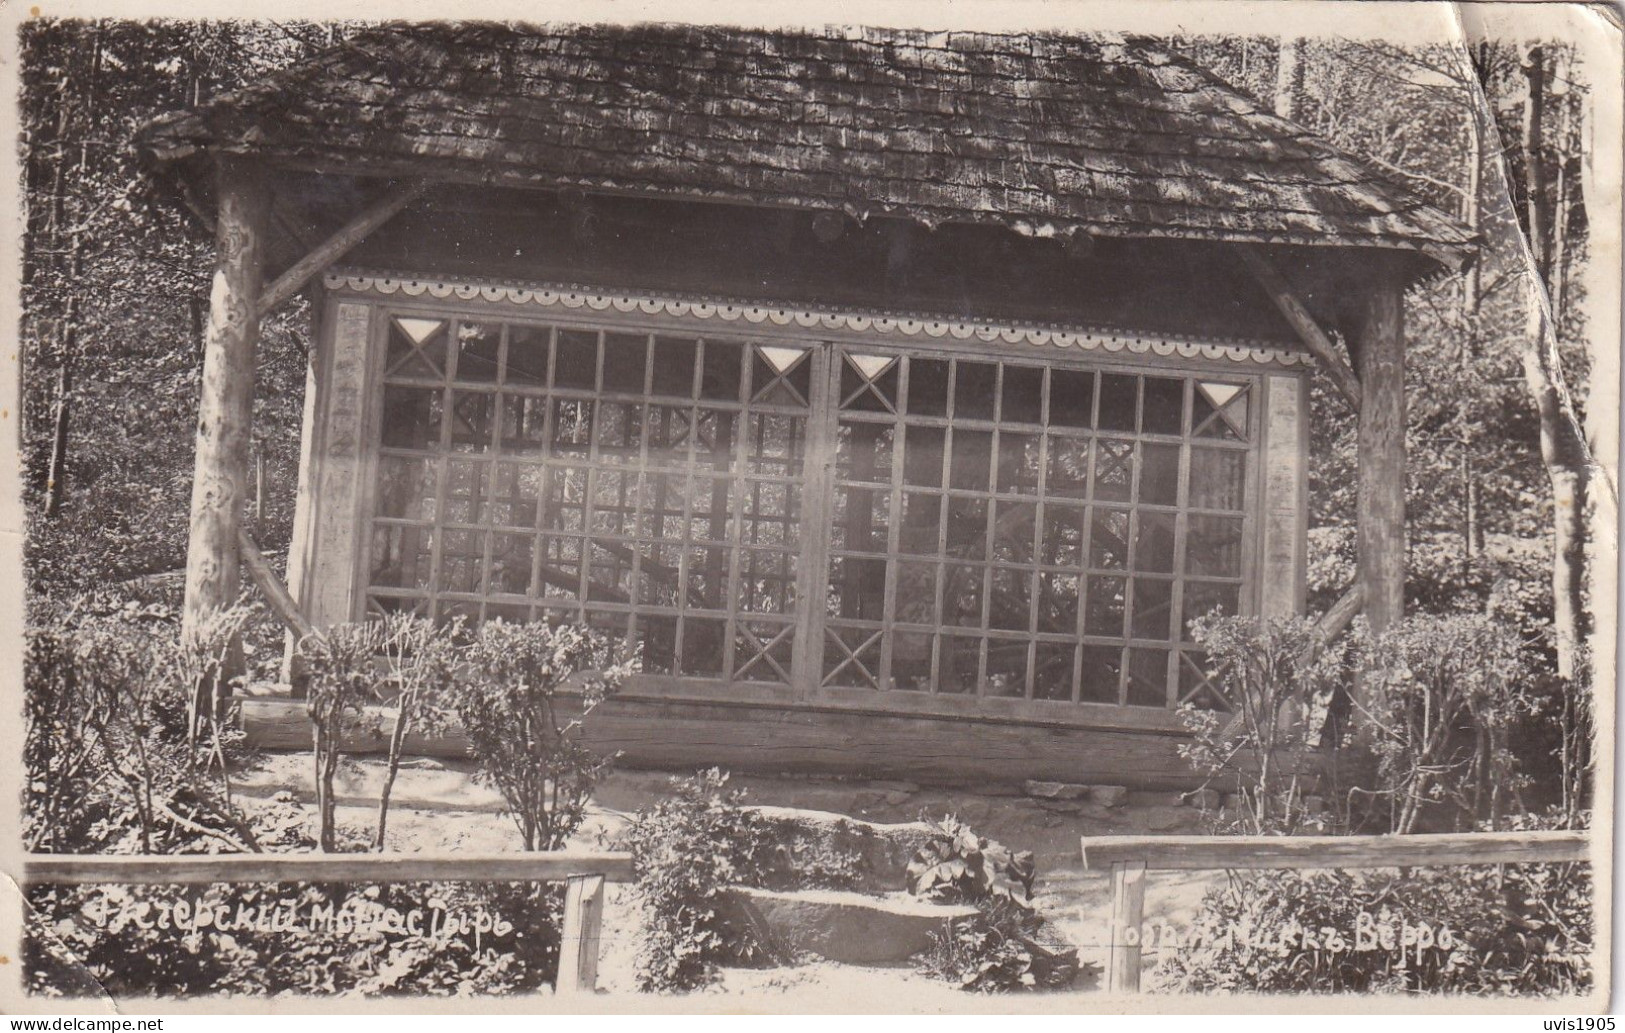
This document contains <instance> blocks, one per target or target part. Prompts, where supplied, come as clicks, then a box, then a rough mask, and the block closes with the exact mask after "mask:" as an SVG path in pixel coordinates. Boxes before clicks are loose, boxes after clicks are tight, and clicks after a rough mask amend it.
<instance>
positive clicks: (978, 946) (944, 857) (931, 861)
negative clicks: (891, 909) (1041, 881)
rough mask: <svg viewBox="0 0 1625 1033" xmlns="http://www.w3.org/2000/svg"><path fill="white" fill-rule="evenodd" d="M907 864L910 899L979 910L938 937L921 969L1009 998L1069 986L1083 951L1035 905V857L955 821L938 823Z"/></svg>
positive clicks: (923, 957) (962, 986)
mask: <svg viewBox="0 0 1625 1033" xmlns="http://www.w3.org/2000/svg"><path fill="white" fill-rule="evenodd" d="M929 828H930V837H929V838H928V839H927V840H926V842H925V843H924V844H922V845H921V847H920V849H919V851H918V852H916V853H915V855H914V858H913V859H912V860H911V861H910V862H909V865H908V888H909V892H910V893H912V894H914V895H915V896H916V897H919V898H920V899H922V900H930V901H936V902H941V903H957V904H974V905H975V906H976V909H977V912H978V913H977V915H976V916H975V917H973V918H968V919H961V920H958V921H955V922H953V923H952V924H951V925H950V926H949V927H948V928H947V929H946V930H944V931H943V932H941V933H933V934H932V936H931V947H930V949H929V950H927V951H926V952H925V953H924V954H922V955H921V956H920V957H919V958H918V962H919V967H920V970H921V971H923V972H925V973H927V974H929V975H932V976H935V977H937V978H939V979H944V980H947V981H948V982H950V983H953V984H954V985H956V986H958V987H959V988H960V989H962V990H972V991H976V992H979V993H1006V992H1009V991H1012V990H1036V989H1044V988H1062V987H1067V986H1070V985H1071V984H1072V982H1073V980H1075V979H1076V978H1077V976H1078V972H1079V965H1078V952H1077V949H1076V948H1075V947H1073V946H1072V945H1071V944H1069V943H1067V942H1066V941H1065V940H1064V939H1063V938H1062V937H1060V936H1059V935H1058V934H1057V933H1056V932H1055V930H1054V929H1053V928H1051V927H1050V925H1049V923H1048V922H1046V921H1045V920H1044V918H1043V916H1041V915H1040V914H1039V913H1038V911H1037V910H1036V909H1035V908H1034V907H1033V906H1032V904H1031V903H1029V901H1030V900H1031V898H1032V889H1033V879H1034V878H1035V877H1036V875H1037V872H1036V870H1035V868H1034V866H1033V855H1032V853H1031V852H1030V851H1025V850H1024V851H1019V852H1018V851H1013V850H1011V849H1009V848H1008V847H1006V846H1004V845H1003V844H1002V843H999V842H997V841H995V840H991V839H988V838H987V837H985V836H979V835H977V834H976V832H975V831H973V830H972V829H970V828H969V827H968V826H966V825H963V824H961V823H960V822H958V821H956V820H954V819H953V818H945V819H943V820H942V821H940V822H932V823H931V824H930V826H929Z"/></svg>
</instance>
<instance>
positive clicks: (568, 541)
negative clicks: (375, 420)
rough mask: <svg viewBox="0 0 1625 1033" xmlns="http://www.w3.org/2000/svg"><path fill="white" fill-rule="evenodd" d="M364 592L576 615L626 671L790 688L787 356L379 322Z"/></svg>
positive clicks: (791, 468) (796, 520) (786, 351)
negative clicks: (632, 654)
mask: <svg viewBox="0 0 1625 1033" xmlns="http://www.w3.org/2000/svg"><path fill="white" fill-rule="evenodd" d="M388 341H389V343H388V349H387V356H386V366H385V374H384V388H383V404H382V418H381V434H380V449H379V459H378V464H379V465H378V478H377V493H376V501H375V505H374V517H373V522H372V536H371V547H370V578H369V584H370V587H369V590H368V601H369V605H370V606H371V607H372V608H374V609H377V610H388V609H400V608H407V609H411V610H414V611H417V612H420V613H425V614H429V615H432V616H434V617H435V618H437V619H448V618H451V617H454V616H459V615H460V616H463V617H466V618H468V619H471V620H481V619H490V618H493V617H501V618H504V619H507V620H521V621H522V620H537V619H542V620H560V619H569V620H583V619H584V620H585V621H586V622H588V623H590V624H591V625H593V626H595V627H598V628H600V629H603V630H605V631H608V632H610V633H612V634H615V635H618V636H627V637H629V638H631V639H633V640H636V641H639V642H641V643H642V645H643V665H644V669H645V670H646V671H651V672H661V673H668V674H674V675H689V676H697V677H705V678H716V679H727V680H732V681H743V682H767V683H788V682H789V679H790V669H791V665H792V659H793V649H794V634H793V628H794V621H795V612H796V607H797V601H796V589H797V576H798V571H799V563H800V551H801V549H802V548H803V546H804V541H803V528H802V525H801V505H802V489H803V485H802V472H803V469H802V468H803V450H804V449H803V446H804V443H805V440H806V432H807V420H808V411H809V401H810V397H811V384H812V365H813V356H812V354H811V351H810V349H808V348H805V347H790V346H784V345H758V344H751V343H748V342H741V341H731V340H718V339H712V338H706V339H703V340H701V339H697V338H692V337H677V336H666V335H658V334H643V333H617V332H610V331H603V330H581V329H570V328H563V327H555V326H546V325H531V324H523V323H507V324H500V323H494V322H479V321H470V320H454V319H434V318H408V317H397V318H394V319H392V320H391V321H390V325H389V328H388Z"/></svg>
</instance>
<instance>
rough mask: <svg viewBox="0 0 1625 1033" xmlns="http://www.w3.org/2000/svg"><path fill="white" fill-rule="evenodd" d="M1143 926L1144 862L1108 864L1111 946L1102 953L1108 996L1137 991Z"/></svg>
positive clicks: (1138, 990)
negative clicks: (1110, 895) (1104, 960)
mask: <svg viewBox="0 0 1625 1033" xmlns="http://www.w3.org/2000/svg"><path fill="white" fill-rule="evenodd" d="M1144 923H1145V862H1144V861H1143V860H1141V861H1117V862H1114V863H1113V864H1112V926H1111V937H1112V941H1111V946H1110V947H1109V948H1108V950H1107V953H1106V990H1107V992H1108V993H1118V994H1137V993H1139V992H1140V934H1141V929H1142V926H1143V925H1144Z"/></svg>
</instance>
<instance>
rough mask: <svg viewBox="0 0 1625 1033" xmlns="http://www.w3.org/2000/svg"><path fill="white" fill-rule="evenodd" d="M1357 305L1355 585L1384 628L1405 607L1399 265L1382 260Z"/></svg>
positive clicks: (1375, 624) (1374, 625) (1374, 622)
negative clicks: (1358, 395) (1384, 263)
mask: <svg viewBox="0 0 1625 1033" xmlns="http://www.w3.org/2000/svg"><path fill="white" fill-rule="evenodd" d="M1356 304H1357V307H1356V309H1355V312H1354V319H1353V320H1352V323H1351V326H1350V333H1351V336H1352V338H1353V340H1352V342H1351V343H1352V344H1353V345H1354V349H1353V350H1354V352H1355V362H1356V365H1357V370H1358V373H1359V378H1360V387H1361V394H1362V399H1361V405H1360V416H1359V421H1360V422H1359V434H1358V444H1357V448H1358V452H1359V460H1358V461H1359V492H1358V499H1359V501H1358V507H1357V526H1358V530H1357V545H1358V549H1359V584H1360V587H1361V589H1362V593H1363V595H1364V597H1365V615H1366V619H1367V620H1368V621H1370V622H1371V630H1372V631H1375V632H1381V631H1384V630H1386V629H1387V628H1388V626H1389V625H1391V624H1393V623H1394V622H1395V621H1397V620H1399V619H1400V617H1402V616H1403V615H1404V612H1405V544H1406V538H1405V321H1404V284H1403V282H1402V281H1401V280H1400V279H1399V277H1398V275H1397V271H1396V270H1394V269H1393V268H1392V267H1388V266H1385V267H1384V268H1383V269H1382V270H1381V272H1380V273H1379V274H1378V275H1376V276H1373V277H1372V279H1371V280H1370V281H1369V282H1368V283H1367V284H1366V285H1365V286H1364V289H1363V291H1362V293H1361V297H1360V299H1359V301H1358V302H1357V303H1356Z"/></svg>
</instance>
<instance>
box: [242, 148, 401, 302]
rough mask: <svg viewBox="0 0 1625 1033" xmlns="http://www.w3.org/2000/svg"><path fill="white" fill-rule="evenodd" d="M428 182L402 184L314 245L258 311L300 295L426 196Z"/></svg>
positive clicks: (267, 294) (275, 284) (265, 295)
mask: <svg viewBox="0 0 1625 1033" xmlns="http://www.w3.org/2000/svg"><path fill="white" fill-rule="evenodd" d="M427 187H428V184H427V183H425V182H423V181H421V180H412V181H410V182H407V183H402V184H399V185H398V186H396V187H395V188H394V189H392V190H390V191H389V193H387V194H385V195H384V196H383V197H380V198H379V199H378V200H377V201H374V202H373V203H372V204H370V205H368V206H367V208H366V209H365V210H363V211H362V212H360V213H359V214H358V215H356V217H355V218H353V219H351V220H350V221H349V222H347V223H345V224H344V226H343V227H341V228H340V229H339V230H338V232H336V233H334V234H333V235H332V236H330V237H328V238H327V239H326V240H324V241H322V242H321V243H320V244H318V245H316V246H315V247H314V248H312V249H311V250H310V251H309V253H307V254H306V255H305V257H303V258H301V259H300V260H299V261H297V262H295V263H294V264H293V265H291V266H289V267H288V268H287V269H286V270H285V271H284V272H283V273H282V275H281V276H278V277H277V278H276V279H275V280H274V281H273V282H272V283H271V285H270V286H269V287H267V288H265V290H264V292H263V293H261V294H260V297H259V304H258V305H256V306H255V307H256V310H257V312H258V314H259V315H260V316H261V317H263V316H264V315H265V314H266V313H268V312H270V311H272V310H273V309H275V308H276V307H277V306H278V305H281V304H282V303H283V302H284V301H287V300H288V299H289V298H291V297H293V296H294V295H295V294H298V293H299V291H300V289H301V288H303V287H304V285H305V284H306V282H308V281H309V280H310V278H311V277H312V276H315V275H316V274H317V273H319V272H321V271H322V270H323V269H325V268H327V267H328V266H329V265H332V264H333V263H334V262H336V261H338V260H339V259H340V258H343V257H344V255H345V253H346V252H348V251H349V250H350V249H351V248H353V247H355V246H356V245H357V244H359V243H361V241H363V240H364V239H366V237H367V235H368V234H370V233H372V231H373V230H376V229H377V228H378V227H380V226H382V225H383V224H384V223H386V222H388V221H389V220H390V219H392V218H394V217H395V215H396V214H397V213H398V212H400V210H401V209H402V208H405V207H406V206H407V205H409V204H411V203H412V202H413V201H415V200H417V199H418V198H419V197H421V196H422V195H423V191H424V190H425V189H427Z"/></svg>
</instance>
